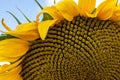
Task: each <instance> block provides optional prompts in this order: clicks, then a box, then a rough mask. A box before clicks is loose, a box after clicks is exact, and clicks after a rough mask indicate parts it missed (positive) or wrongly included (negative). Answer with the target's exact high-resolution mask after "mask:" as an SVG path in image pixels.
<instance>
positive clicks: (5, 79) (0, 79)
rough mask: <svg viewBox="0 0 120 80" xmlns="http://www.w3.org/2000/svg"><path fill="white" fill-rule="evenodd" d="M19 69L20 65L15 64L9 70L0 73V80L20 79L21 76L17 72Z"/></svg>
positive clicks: (20, 68)
mask: <svg viewBox="0 0 120 80" xmlns="http://www.w3.org/2000/svg"><path fill="white" fill-rule="evenodd" d="M21 70H22V67H21V66H17V67H15V68H14V69H12V70H10V71H6V72H4V73H2V74H0V80H22V77H21V76H20V74H19V73H20V72H21Z"/></svg>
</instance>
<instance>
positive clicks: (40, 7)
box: [35, 0, 43, 9]
mask: <svg viewBox="0 0 120 80" xmlns="http://www.w3.org/2000/svg"><path fill="white" fill-rule="evenodd" d="M35 2H36V3H37V5H38V6H39V7H40V9H43V7H42V5H41V4H40V3H39V2H38V1H37V0H35Z"/></svg>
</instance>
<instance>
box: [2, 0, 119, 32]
mask: <svg viewBox="0 0 120 80" xmlns="http://www.w3.org/2000/svg"><path fill="white" fill-rule="evenodd" d="M38 1H39V3H41V5H43V6H44V7H45V6H48V5H52V4H53V2H54V0H38ZM56 1H57V2H58V1H59V0H56ZM76 1H77V0H76ZM101 1H103V0H97V5H98V4H99V3H100V2H101ZM119 1H120V0H119ZM17 7H18V8H20V9H21V10H22V11H23V12H24V13H25V14H26V15H27V16H28V17H29V18H30V20H32V21H33V20H35V17H36V14H37V13H38V12H39V11H40V8H39V7H38V5H37V4H36V3H35V1H34V0H0V30H3V31H5V29H4V28H3V26H2V25H1V20H2V18H4V19H5V23H6V24H7V25H8V26H9V27H10V28H11V29H15V27H16V26H17V22H16V21H15V19H14V18H13V17H12V16H11V15H10V14H8V13H7V12H6V11H10V12H12V13H13V14H15V15H16V16H17V17H18V19H19V20H20V21H21V22H23V23H25V22H27V21H26V20H25V18H24V17H23V16H22V14H21V13H20V12H19V11H18V10H17Z"/></svg>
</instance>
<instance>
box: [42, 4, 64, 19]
mask: <svg viewBox="0 0 120 80" xmlns="http://www.w3.org/2000/svg"><path fill="white" fill-rule="evenodd" d="M41 13H48V14H49V15H51V16H52V17H53V19H58V20H59V21H60V20H62V19H63V16H62V15H61V13H60V12H59V11H58V10H57V9H56V7H55V6H51V7H46V8H44V9H43V10H42V11H41Z"/></svg>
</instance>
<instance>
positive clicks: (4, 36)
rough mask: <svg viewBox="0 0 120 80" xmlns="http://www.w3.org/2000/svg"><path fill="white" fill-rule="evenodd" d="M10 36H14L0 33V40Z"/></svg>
mask: <svg viewBox="0 0 120 80" xmlns="http://www.w3.org/2000/svg"><path fill="white" fill-rule="evenodd" d="M10 38H15V37H14V36H11V35H6V34H1V35H0V41H2V40H5V39H10Z"/></svg>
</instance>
